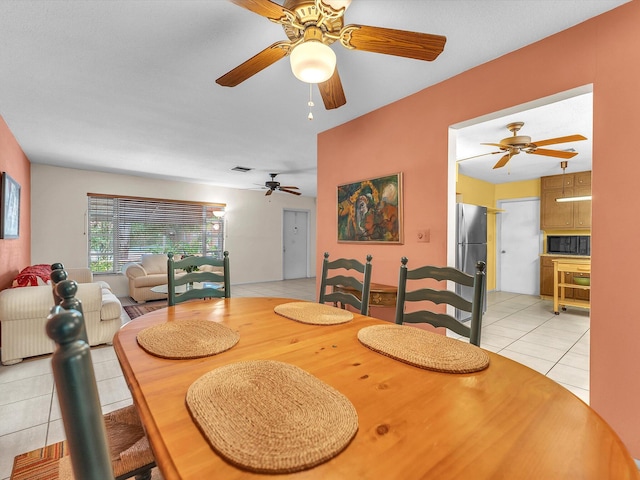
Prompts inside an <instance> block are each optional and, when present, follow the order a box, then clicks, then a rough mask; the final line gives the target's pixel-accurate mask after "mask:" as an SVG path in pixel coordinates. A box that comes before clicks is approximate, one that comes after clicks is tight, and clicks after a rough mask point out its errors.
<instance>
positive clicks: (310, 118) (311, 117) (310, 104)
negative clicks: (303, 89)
mask: <svg viewBox="0 0 640 480" xmlns="http://www.w3.org/2000/svg"><path fill="white" fill-rule="evenodd" d="M312 87H313V84H311V83H310V84H309V101H308V102H307V105H309V115H307V118H308V119H309V120H313V113H312V112H311V107H313V105H314V103H313V96H312V95H313V93H312V92H313V90H312Z"/></svg>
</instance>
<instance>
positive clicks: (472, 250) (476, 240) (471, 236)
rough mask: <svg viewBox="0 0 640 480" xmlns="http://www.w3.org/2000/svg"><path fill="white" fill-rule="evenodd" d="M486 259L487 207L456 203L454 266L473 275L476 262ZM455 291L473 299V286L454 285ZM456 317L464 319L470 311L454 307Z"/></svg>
mask: <svg viewBox="0 0 640 480" xmlns="http://www.w3.org/2000/svg"><path fill="white" fill-rule="evenodd" d="M478 261H483V262H485V263H486V261H487V207H479V206H477V205H468V204H466V203H458V204H456V268H457V269H458V270H462V271H463V272H466V273H468V274H470V275H475V268H476V263H477V262H478ZM456 293H458V294H459V295H462V296H463V297H464V298H466V299H467V300H469V301H471V300H472V299H473V288H471V287H465V286H461V285H456ZM483 303H484V307H483V311H486V308H487V289H486V288H485V291H484V302H483ZM456 318H457V319H458V320H461V321H466V320H468V319H470V318H471V313H469V312H464V311H462V310H458V309H456Z"/></svg>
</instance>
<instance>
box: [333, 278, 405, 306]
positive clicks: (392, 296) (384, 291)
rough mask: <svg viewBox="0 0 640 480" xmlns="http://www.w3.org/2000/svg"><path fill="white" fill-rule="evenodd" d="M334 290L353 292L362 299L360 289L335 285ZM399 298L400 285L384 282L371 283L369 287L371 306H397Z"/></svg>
mask: <svg viewBox="0 0 640 480" xmlns="http://www.w3.org/2000/svg"><path fill="white" fill-rule="evenodd" d="M333 291H334V292H344V293H351V294H353V295H355V296H356V297H358V299H359V300H362V299H361V298H360V297H361V294H360V292H359V291H358V290H356V289H354V288H351V287H343V286H340V285H335V286H334V287H333ZM397 298H398V287H397V286H395V285H384V284H382V283H371V288H370V289H369V306H370V307H395V306H396V299H397Z"/></svg>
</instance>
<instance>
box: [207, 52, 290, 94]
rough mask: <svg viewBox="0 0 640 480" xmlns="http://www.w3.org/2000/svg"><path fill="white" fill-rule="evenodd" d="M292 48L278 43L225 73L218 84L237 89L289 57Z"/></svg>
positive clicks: (217, 81)
mask: <svg viewBox="0 0 640 480" xmlns="http://www.w3.org/2000/svg"><path fill="white" fill-rule="evenodd" d="M290 48H291V44H290V43H289V42H276V43H274V44H273V45H271V46H269V47H267V48H265V49H264V50H262V51H261V52H260V53H258V54H257V55H254V56H253V57H251V58H250V59H249V60H247V61H246V62H244V63H242V64H240V65H238V66H237V67H236V68H234V69H233V70H231V71H229V72H227V73H225V74H224V75H223V76H221V77H220V78H218V79H217V80H216V83H217V84H218V85H222V86H223V87H235V86H236V85H238V84H240V83H242V82H244V81H245V80H246V79H248V78H250V77H252V76H254V75H255V74H256V73H258V72H260V71H261V70H264V69H265V68H267V67H268V66H269V65H272V64H274V63H276V62H277V61H278V60H280V59H281V58H282V57H285V56H287V54H288V53H289V49H290Z"/></svg>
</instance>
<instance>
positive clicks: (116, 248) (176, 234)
mask: <svg viewBox="0 0 640 480" xmlns="http://www.w3.org/2000/svg"><path fill="white" fill-rule="evenodd" d="M88 202H89V205H88V211H89V215H88V216H89V228H88V231H89V239H88V241H89V265H90V266H91V270H92V271H93V272H103V273H118V272H120V271H121V270H122V266H123V265H125V264H126V263H129V262H137V261H139V260H140V258H141V256H142V255H143V254H145V253H165V254H166V253H168V252H173V253H181V254H185V255H207V256H212V257H217V258H222V252H223V251H224V221H223V219H222V218H219V217H216V216H215V215H214V212H224V209H225V205H222V204H202V203H194V202H179V201H172V200H162V199H147V198H137V197H117V196H106V195H95V194H89V195H88Z"/></svg>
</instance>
